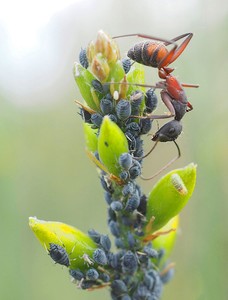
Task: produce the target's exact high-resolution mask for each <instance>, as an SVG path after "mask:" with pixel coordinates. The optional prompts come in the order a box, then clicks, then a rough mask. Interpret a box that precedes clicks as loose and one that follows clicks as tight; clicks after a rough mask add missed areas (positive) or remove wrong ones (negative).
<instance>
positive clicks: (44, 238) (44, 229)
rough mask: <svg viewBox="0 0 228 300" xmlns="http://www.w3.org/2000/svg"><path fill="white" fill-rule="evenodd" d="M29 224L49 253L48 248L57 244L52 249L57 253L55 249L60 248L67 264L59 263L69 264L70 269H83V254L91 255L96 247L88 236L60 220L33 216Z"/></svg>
mask: <svg viewBox="0 0 228 300" xmlns="http://www.w3.org/2000/svg"><path fill="white" fill-rule="evenodd" d="M29 226H30V227H31V229H32V231H33V232H34V234H35V236H36V237H37V238H38V240H39V241H40V243H41V245H42V246H43V247H44V248H45V249H46V250H48V251H49V254H51V253H50V250H53V249H54V248H53V247H54V246H53V245H58V246H56V247H55V249H54V250H55V253H57V252H56V250H59V251H60V250H61V251H62V253H63V254H64V255H68V259H69V264H66V263H65V264H63V263H61V264H63V265H66V266H69V268H70V269H78V268H79V269H80V270H83V269H85V268H86V267H87V265H86V264H85V261H84V259H83V255H85V254H86V255H88V256H91V257H92V256H93V252H94V251H95V249H96V244H95V243H94V242H93V240H92V239H91V238H90V237H89V236H87V235H86V234H84V233H83V232H81V231H80V230H78V229H76V228H74V227H72V226H70V225H67V224H64V223H60V222H51V221H42V220H38V219H37V218H35V217H30V218H29ZM51 246H52V248H51ZM53 253H54V252H53ZM55 253H54V258H55ZM60 254H61V252H60ZM54 258H53V259H54ZM54 260H55V259H54ZM55 261H56V260H55ZM56 262H58V261H56Z"/></svg>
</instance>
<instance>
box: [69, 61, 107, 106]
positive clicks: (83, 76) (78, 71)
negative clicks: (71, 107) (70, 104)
mask: <svg viewBox="0 0 228 300" xmlns="http://www.w3.org/2000/svg"><path fill="white" fill-rule="evenodd" d="M73 73H74V78H75V81H76V83H77V85H78V88H79V90H80V93H81V95H82V97H83V98H84V100H85V102H86V103H87V104H88V106H89V107H90V108H92V109H94V110H96V111H97V110H99V109H100V107H99V105H98V104H97V103H96V101H94V95H93V93H92V92H91V90H92V91H93V87H92V85H91V82H92V81H93V80H95V79H96V77H95V76H94V75H93V74H92V73H90V71H89V70H87V69H85V68H83V67H82V66H81V65H80V64H79V63H77V62H76V63H75V64H74V68H73ZM100 97H102V96H100Z"/></svg>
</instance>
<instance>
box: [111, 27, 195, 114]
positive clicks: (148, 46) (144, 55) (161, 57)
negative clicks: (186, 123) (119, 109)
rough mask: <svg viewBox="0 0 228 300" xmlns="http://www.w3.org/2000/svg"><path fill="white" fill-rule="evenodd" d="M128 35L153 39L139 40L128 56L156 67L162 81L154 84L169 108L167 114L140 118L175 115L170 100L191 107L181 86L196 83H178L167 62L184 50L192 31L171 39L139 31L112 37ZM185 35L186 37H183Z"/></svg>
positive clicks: (187, 109) (169, 62)
mask: <svg viewBox="0 0 228 300" xmlns="http://www.w3.org/2000/svg"><path fill="white" fill-rule="evenodd" d="M128 36H138V37H142V38H147V39H151V40H153V41H145V42H139V43H137V44H135V45H134V46H133V47H132V48H131V49H130V50H129V51H128V54H127V55H128V57H129V58H131V59H132V60H134V61H135V62H138V63H140V64H143V65H145V66H151V67H153V68H158V75H159V77H160V78H161V79H164V81H161V82H159V83H157V84H156V86H155V87H156V88H161V89H162V91H161V98H162V101H163V102H164V104H165V105H166V107H167V108H168V109H169V111H170V114H169V115H147V116H145V117H141V118H148V117H150V118H151V119H165V118H170V117H175V116H176V115H175V108H174V107H173V104H172V100H175V101H178V102H180V103H182V104H183V105H184V106H185V107H186V111H190V110H192V109H193V107H192V105H191V103H190V102H188V100H187V96H186V94H185V91H184V90H183V87H198V85H193V84H185V83H180V82H179V81H178V80H177V78H176V77H174V76H172V75H171V74H170V73H172V72H173V70H174V69H173V68H169V67H168V66H169V64H171V63H172V62H174V61H175V60H176V59H177V58H178V57H179V56H180V55H181V53H182V52H183V51H184V50H185V48H186V47H187V45H188V43H189V42H190V40H191V38H192V36H193V33H185V34H182V35H180V36H178V37H176V38H173V39H172V40H166V39H162V38H156V37H154V36H150V35H145V34H141V33H136V34H126V35H121V36H116V37H113V38H114V39H115V38H120V37H128ZM185 37H186V38H185ZM182 38H185V39H184V41H183V42H182V43H181V44H180V45H179V46H178V45H177V44H176V43H175V42H176V41H178V40H180V39H182ZM170 44H172V45H173V48H172V49H171V50H170V51H169V50H168V49H167V48H166V46H168V45H170ZM137 85H138V86H144V87H152V86H148V85H143V84H142V85H141V84H137Z"/></svg>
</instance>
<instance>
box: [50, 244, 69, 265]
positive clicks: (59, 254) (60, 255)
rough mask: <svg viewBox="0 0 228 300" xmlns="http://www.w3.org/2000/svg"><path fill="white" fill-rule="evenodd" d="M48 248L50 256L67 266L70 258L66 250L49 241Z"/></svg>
mask: <svg viewBox="0 0 228 300" xmlns="http://www.w3.org/2000/svg"><path fill="white" fill-rule="evenodd" d="M49 245H50V248H49V250H48V251H49V255H50V256H51V258H52V259H53V260H54V261H55V262H56V263H57V264H60V265H63V266H66V267H69V265H70V260H69V256H68V254H67V252H66V250H65V249H64V248H63V247H62V246H60V245H57V244H53V243H50V244H49Z"/></svg>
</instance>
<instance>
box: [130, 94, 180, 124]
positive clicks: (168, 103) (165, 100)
mask: <svg viewBox="0 0 228 300" xmlns="http://www.w3.org/2000/svg"><path fill="white" fill-rule="evenodd" d="M161 99H162V101H163V103H164V104H165V106H166V107H167V108H168V110H169V112H170V114H166V115H153V114H147V115H146V116H145V117H139V118H140V119H152V120H153V119H167V118H171V117H175V115H176V112H175V109H174V107H173V104H172V101H171V100H172V98H171V97H170V95H169V94H168V93H167V92H166V91H165V90H162V91H161ZM133 117H136V116H133Z"/></svg>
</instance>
